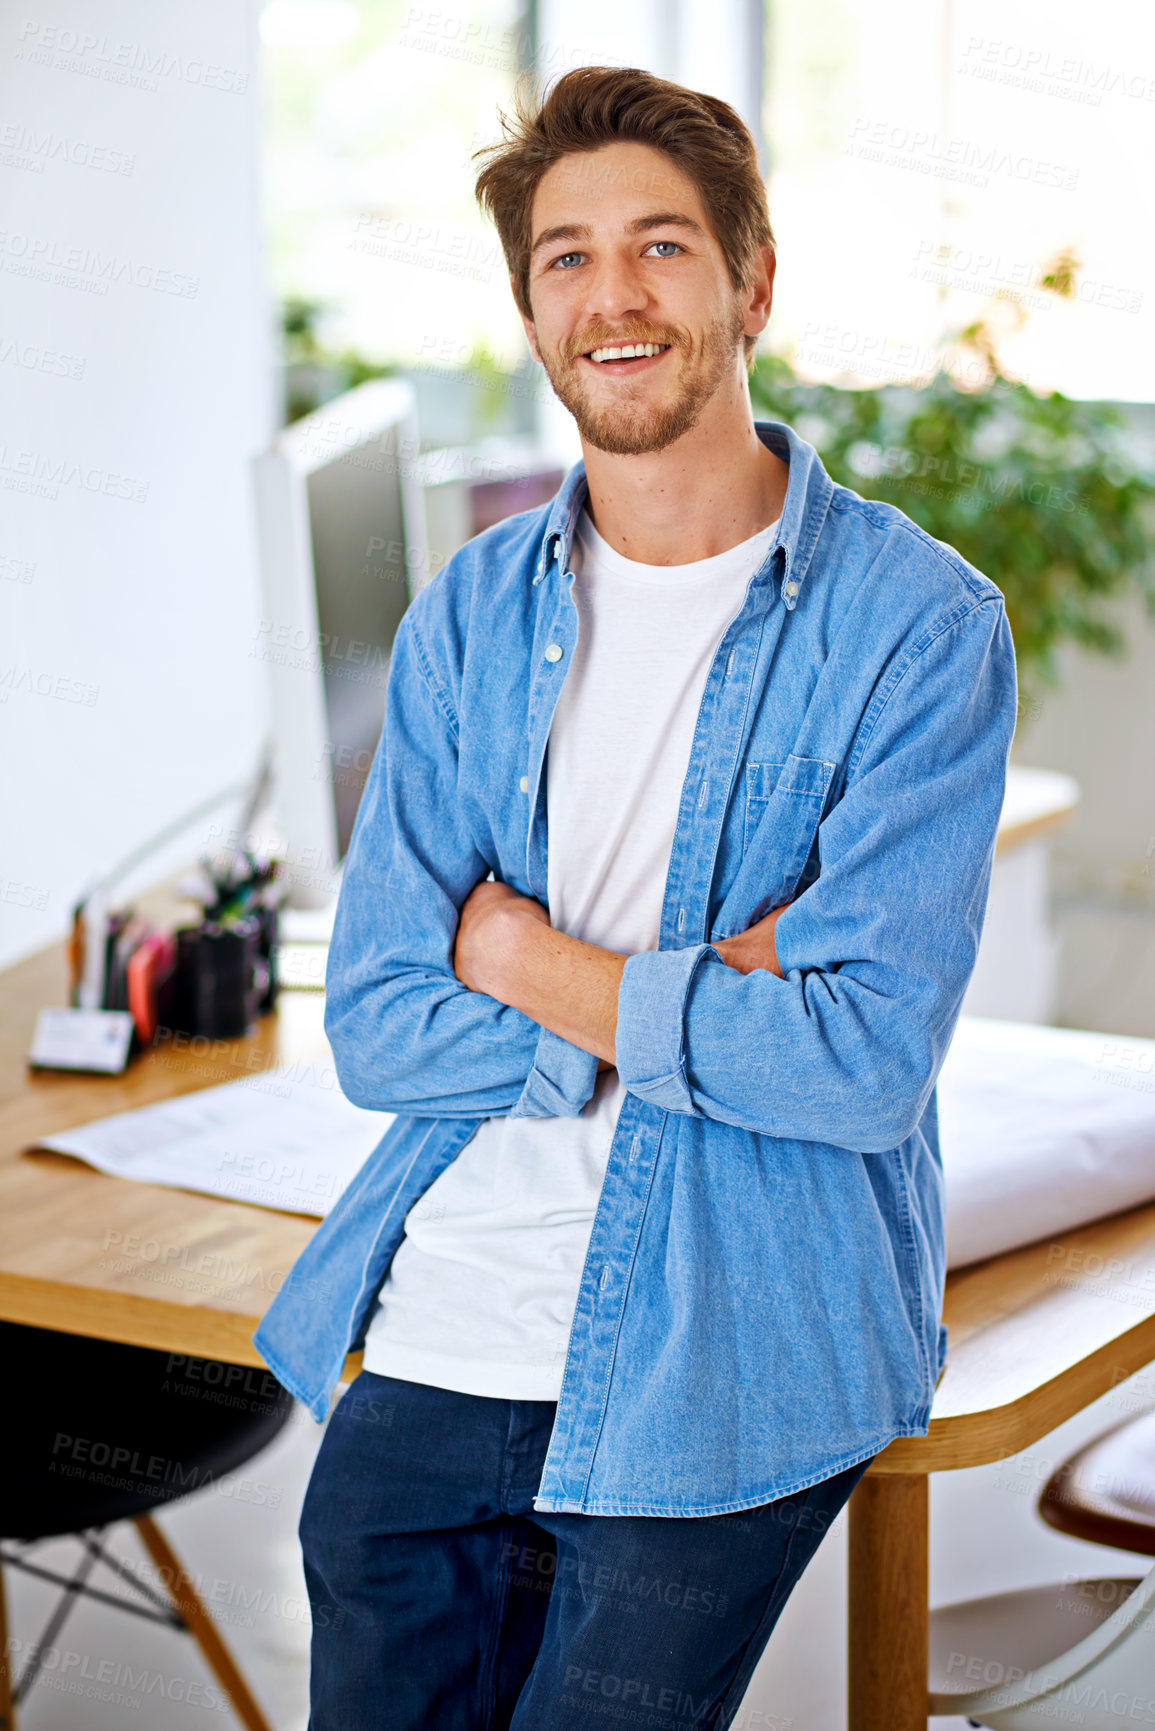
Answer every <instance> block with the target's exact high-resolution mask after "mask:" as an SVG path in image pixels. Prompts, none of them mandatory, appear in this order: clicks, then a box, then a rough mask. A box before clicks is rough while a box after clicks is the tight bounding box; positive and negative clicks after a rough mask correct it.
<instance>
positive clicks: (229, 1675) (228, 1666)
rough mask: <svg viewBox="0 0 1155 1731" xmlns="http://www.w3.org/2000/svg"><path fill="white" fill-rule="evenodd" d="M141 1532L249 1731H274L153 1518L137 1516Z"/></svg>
mask: <svg viewBox="0 0 1155 1731" xmlns="http://www.w3.org/2000/svg"><path fill="white" fill-rule="evenodd" d="M135 1526H136V1530H137V1532H138V1533H139V1534H140V1536H141V1540H142V1541H143V1543H144V1548H145V1550H146V1551H147V1552H148V1554H149V1556H150V1557H151V1558H152V1560H153V1562H154V1563H155V1564H156V1566H157V1568H158V1569H160V1570H162V1571H163V1572H162V1575H161V1579H162V1580H163V1581H164V1582H165V1584H166V1586H167V1587H168V1590H169V1592H170V1593H171V1594H172V1599H173V1603H174V1605H175V1606H176V1608H177V1610H178V1611H179V1612H180V1614H181V1616H182V1617H183V1618H184V1620H185V1622H186V1623H187V1624H188V1629H189V1633H190V1635H192V1637H193V1639H194V1641H195V1642H196V1644H197V1646H198V1647H199V1648H200V1650H201V1652H202V1653H203V1654H204V1656H205V1658H206V1659H207V1660H208V1663H209V1666H210V1667H211V1669H212V1670H213V1672H214V1673H215V1675H216V1676H217V1678H218V1679H219V1681H220V1682H221V1683H222V1684H223V1685H224V1687H225V1689H226V1691H227V1693H228V1697H229V1700H230V1702H231V1703H232V1706H233V1708H234V1710H235V1712H236V1714H237V1717H238V1718H239V1719H240V1720H241V1722H242V1723H243V1724H244V1725H245V1726H246V1727H247V1731H271V1727H270V1725H269V1721H268V1720H267V1719H266V1718H265V1716H264V1714H263V1713H262V1712H261V1709H260V1708H259V1707H258V1706H257V1703H256V1701H255V1700H254V1699H253V1696H252V1694H251V1693H250V1691H249V1686H248V1684H247V1683H246V1682H245V1680H244V1678H243V1677H242V1676H241V1673H240V1671H239V1670H238V1668H237V1662H236V1660H235V1659H234V1658H233V1656H232V1654H231V1653H230V1652H229V1650H228V1648H227V1647H226V1646H225V1643H224V1642H223V1641H222V1639H221V1637H220V1632H219V1631H218V1629H217V1626H216V1624H215V1623H214V1622H213V1620H212V1618H211V1617H210V1616H209V1614H208V1612H207V1611H206V1610H205V1607H204V1604H203V1603H202V1601H201V1597H200V1594H199V1593H198V1592H197V1590H196V1588H195V1587H194V1586H193V1583H192V1579H191V1577H190V1575H189V1573H188V1571H187V1569H185V1567H184V1566H183V1564H182V1563H181V1561H180V1558H179V1557H178V1556H177V1554H176V1552H175V1551H174V1550H173V1548H172V1546H171V1545H170V1544H169V1542H168V1540H167V1539H166V1538H165V1536H164V1534H163V1533H162V1532H161V1530H160V1528H159V1527H158V1526H157V1524H156V1522H155V1521H154V1520H153V1518H152V1516H151V1515H137V1516H136V1518H135Z"/></svg>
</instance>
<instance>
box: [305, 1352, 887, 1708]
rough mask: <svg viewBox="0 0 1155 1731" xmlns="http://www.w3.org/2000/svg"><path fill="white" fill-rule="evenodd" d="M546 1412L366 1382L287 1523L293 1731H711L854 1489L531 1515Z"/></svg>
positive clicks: (340, 1416)
mask: <svg viewBox="0 0 1155 1731" xmlns="http://www.w3.org/2000/svg"><path fill="white" fill-rule="evenodd" d="M554 1412H555V1406H554V1403H553V1402H552V1401H533V1400H494V1399H490V1398H487V1397H484V1396H481V1395H471V1394H458V1393H456V1392H455V1391H454V1390H451V1389H443V1388H432V1387H428V1386H426V1385H425V1384H422V1383H414V1382H401V1381H399V1380H397V1379H396V1378H394V1377H387V1376H374V1375H372V1374H371V1373H370V1372H368V1371H363V1372H362V1373H361V1375H360V1376H359V1377H358V1378H357V1380H356V1381H355V1382H354V1384H353V1386H352V1388H351V1389H350V1390H349V1391H348V1393H347V1394H346V1395H345V1396H344V1398H343V1399H342V1400H341V1401H339V1402H338V1404H337V1407H336V1409H335V1411H334V1413H333V1415H332V1417H331V1419H330V1421H329V1429H328V1432H327V1434H326V1436H325V1439H324V1441H323V1443H322V1445H321V1449H320V1452H319V1454H318V1456H317V1462H316V1466H315V1468H314V1470H313V1476H312V1479H311V1481H310V1484H309V1489H308V1494H307V1496H306V1498H305V1506H304V1511H303V1513H302V1516H301V1543H302V1546H303V1549H304V1557H305V1575H306V1579H307V1581H308V1588H309V1598H310V1602H311V1605H312V1612H313V1650H312V1682H311V1700H312V1713H311V1717H310V1719H309V1731H499V1728H500V1731H578V1728H579V1727H580V1731H600V1728H601V1727H602V1726H603V1725H606V1724H608V1723H610V1722H612V1721H615V1720H617V1721H624V1722H626V1723H630V1724H633V1725H648V1726H653V1727H661V1731H683V1727H688V1726H695V1727H696V1726H708V1727H710V1728H711V1731H716V1728H717V1727H720V1726H725V1725H729V1724H730V1723H731V1722H732V1720H733V1719H734V1717H735V1716H736V1714H737V1712H738V1709H739V1707H740V1705H741V1701H742V1697H743V1695H744V1694H745V1692H746V1689H747V1686H748V1685H749V1682H750V1678H751V1675H752V1674H753V1671H754V1667H755V1665H756V1664H757V1663H758V1659H759V1657H760V1656H761V1653H762V1650H763V1648H764V1647H765V1645H766V1643H767V1641H768V1640H769V1637H770V1632H771V1630H772V1629H773V1627H774V1624H775V1622H776V1621H777V1619H778V1617H779V1615H780V1614H781V1611H782V1607H783V1605H784V1604H785V1603H786V1600H787V1598H788V1597H789V1594H790V1591H791V1588H792V1587H793V1586H794V1583H795V1582H796V1581H797V1580H798V1578H799V1576H800V1575H801V1573H802V1571H803V1569H804V1568H805V1567H806V1564H807V1563H808V1562H809V1561H810V1558H811V1557H812V1556H813V1555H814V1552H815V1551H816V1550H817V1548H818V1544H819V1541H820V1540H821V1538H822V1535H823V1534H824V1533H825V1532H826V1530H827V1528H828V1527H829V1526H830V1524H831V1522H832V1521H833V1519H834V1517H835V1515H836V1514H837V1513H838V1511H839V1509H840V1508H841V1507H842V1505H843V1503H844V1502H845V1501H846V1499H847V1498H848V1497H849V1495H850V1493H851V1491H852V1490H853V1489H854V1486H855V1485H856V1484H857V1482H858V1480H859V1479H860V1478H861V1476H862V1474H863V1473H864V1472H865V1471H866V1467H867V1466H868V1465H869V1462H863V1463H862V1464H861V1465H858V1466H854V1467H850V1468H848V1469H847V1470H846V1471H845V1472H841V1473H839V1474H837V1476H835V1477H834V1478H829V1479H825V1480H823V1481H822V1482H821V1483H820V1484H816V1485H812V1486H811V1487H810V1489H809V1490H805V1491H799V1492H798V1493H796V1494H795V1495H794V1496H790V1497H783V1498H781V1499H780V1500H779V1501H777V1502H772V1503H765V1504H763V1505H762V1506H761V1507H760V1508H755V1509H743V1510H741V1511H740V1512H738V1513H737V1514H733V1515H712V1516H702V1517H696V1518H690V1519H680V1518H676V1517H665V1516H662V1517H638V1516H629V1515H623V1516H605V1515H569V1514H566V1515H561V1514H552V1513H536V1512H534V1510H533V1497H534V1495H535V1493H536V1491H537V1489H538V1485H539V1483H540V1480H541V1472H542V1463H543V1461H544V1459H545V1453H546V1449H547V1448H548V1446H549V1439H550V1432H551V1430H552V1428H553V1421H554Z"/></svg>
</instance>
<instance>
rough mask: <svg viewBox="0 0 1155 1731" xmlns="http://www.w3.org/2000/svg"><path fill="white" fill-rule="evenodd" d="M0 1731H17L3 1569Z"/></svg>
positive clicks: (0, 1581) (0, 1583)
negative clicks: (9, 1661)
mask: <svg viewBox="0 0 1155 1731" xmlns="http://www.w3.org/2000/svg"><path fill="white" fill-rule="evenodd" d="M0 1731H16V1715H15V1713H14V1711H13V1708H12V1672H11V1669H10V1668H9V1664H8V1601H7V1598H6V1597H5V1593H4V1570H3V1568H0Z"/></svg>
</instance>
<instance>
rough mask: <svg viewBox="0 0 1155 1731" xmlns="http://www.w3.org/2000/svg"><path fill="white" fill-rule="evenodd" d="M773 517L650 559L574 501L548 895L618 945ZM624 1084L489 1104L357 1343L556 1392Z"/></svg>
mask: <svg viewBox="0 0 1155 1731" xmlns="http://www.w3.org/2000/svg"><path fill="white" fill-rule="evenodd" d="M777 528H778V525H777V523H773V524H771V525H770V527H769V528H767V529H763V530H761V531H760V532H759V533H758V534H757V535H754V536H751V538H750V539H749V540H748V541H743V542H742V543H741V544H740V545H739V546H737V547H732V548H730V550H729V551H728V552H726V553H720V554H718V555H717V556H716V557H715V558H713V559H700V560H697V561H695V562H694V563H693V564H691V565H641V564H639V563H637V562H636V561H635V560H632V559H626V558H623V556H622V555H621V554H620V553H616V552H615V551H614V549H613V548H612V547H610V546H609V545H608V544H607V543H606V542H605V541H603V540H602V538H601V536H600V535H599V534H598V533H597V531H596V530H595V528H594V526H593V524H592V522H591V521H590V519H589V517H588V516H587V514H586V513H585V512H583V513H582V515H581V517H580V519H579V522H578V528H577V535H576V537H575V544H574V553H573V570H574V573H575V577H574V586H573V596H574V600H575V602H576V604H577V609H578V620H579V627H578V638H577V645H576V648H575V651H574V656H573V664H572V666H571V667H570V670H569V673H568V675H567V676H566V680H565V683H564V685H563V687H562V690H561V694H560V696H559V698H558V704H557V709H556V711H555V713H554V718H553V723H552V726H551V728H550V735H549V753H548V765H547V783H546V799H547V805H548V811H549V911H550V919H551V922H552V924H553V925H554V926H555V927H556V928H557V929H558V930H559V931H562V932H566V933H568V934H569V936H571V937H575V938H581V939H582V940H583V941H584V942H586V943H591V944H598V945H601V946H602V947H603V948H605V949H611V950H617V951H619V952H620V953H621V954H623V955H634V954H635V953H637V952H638V951H640V950H653V949H657V947H658V931H659V925H660V921H661V910H662V899H663V896H664V894H665V887H666V874H667V871H668V868H669V862H670V848H671V845H672V843H673V838H674V829H675V825H676V822H677V815H678V805H679V802H680V800H681V795H682V784H683V782H684V780H685V775H686V766H687V764H688V762H689V757H690V745H691V742H692V740H693V735H694V728H695V726H696V724H697V719H698V708H699V705H700V703H701V699H702V691H703V687H704V686H705V682H706V675H707V673H708V672H709V670H710V664H711V662H712V661H713V659H714V654H715V651H716V650H717V647H718V643H719V640H720V638H721V636H722V633H723V632H724V631H725V629H726V627H727V625H729V623H730V621H731V620H732V619H733V617H734V615H735V614H736V613H737V612H738V610H739V608H740V607H741V605H742V602H743V600H744V598H745V594H746V588H747V585H748V583H749V581H750V578H751V577H752V576H753V574H754V572H755V571H756V570H757V569H758V567H759V566H760V565H761V564H762V562H763V560H764V559H765V557H766V554H767V553H768V551H769V549H770V546H771V544H772V542H773V540H774V538H775V536H776V533H777ZM624 1096H625V1089H624V1088H623V1086H622V1084H621V1082H620V1081H619V1079H618V1073H617V1071H616V1070H606V1071H603V1072H601V1074H600V1075H599V1076H598V1078H597V1082H596V1086H595V1088H594V1092H593V1096H592V1098H591V1099H590V1100H589V1101H588V1102H587V1104H586V1107H585V1109H584V1110H583V1112H582V1113H581V1115H580V1117H577V1118H504V1117H503V1118H487V1119H486V1120H485V1122H484V1123H483V1124H482V1125H481V1126H480V1128H479V1129H478V1131H477V1133H476V1134H475V1135H474V1137H473V1139H472V1141H470V1142H468V1143H467V1144H466V1145H465V1147H464V1148H463V1149H462V1150H461V1152H460V1154H458V1156H457V1158H456V1159H455V1160H454V1161H452V1162H451V1164H450V1165H449V1166H448V1167H446V1169H445V1171H444V1172H443V1173H442V1174H441V1176H440V1177H439V1178H437V1179H436V1180H435V1182H434V1183H433V1184H431V1185H430V1187H429V1189H428V1190H427V1191H426V1192H425V1194H424V1196H422V1197H421V1198H420V1199H419V1201H417V1202H416V1203H415V1204H414V1206H413V1207H412V1208H411V1209H410V1210H409V1213H408V1214H407V1215H406V1217H405V1236H404V1237H403V1239H402V1240H401V1243H400V1244H399V1245H398V1247H397V1251H396V1253H395V1255H394V1257H393V1261H392V1263H391V1265H390V1269H389V1273H388V1276H387V1277H386V1280H385V1284H384V1286H383V1287H382V1289H381V1295H380V1305H379V1308H378V1310H377V1311H376V1313H375V1314H374V1317H373V1320H372V1323H371V1325H370V1328H369V1334H368V1338H367V1340H366V1344H365V1359H364V1363H365V1368H366V1370H370V1371H373V1372H375V1373H376V1374H377V1375H379V1376H394V1377H400V1378H401V1379H402V1380H404V1381H408V1382H422V1383H429V1384H432V1385H433V1386H434V1387H437V1388H452V1389H458V1390H460V1391H461V1392H462V1393H465V1394H480V1395H492V1396H498V1397H501V1398H503V1399H506V1400H556V1399H557V1398H558V1395H559V1393H560V1391H561V1377H562V1370H563V1367H564V1365H565V1357H566V1350H567V1346H568V1342H569V1332H570V1327H571V1324H572V1322H573V1313H574V1306H575V1304H576V1302H577V1292H578V1287H579V1285H580V1283H581V1273H582V1265H583V1263H584V1261H585V1255H586V1250H587V1247H588V1244H589V1237H590V1232H591V1229H592V1227H593V1219H594V1212H595V1210H596V1208H597V1204H598V1197H599V1195H600V1192H601V1185H602V1178H603V1175H604V1173H605V1168H606V1160H607V1157H608V1155H609V1150H610V1144H611V1142H612V1141H613V1136H614V1131H615V1129H616V1127H617V1121H618V1113H619V1111H620V1109H621V1104H622V1100H623V1098H624Z"/></svg>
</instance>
